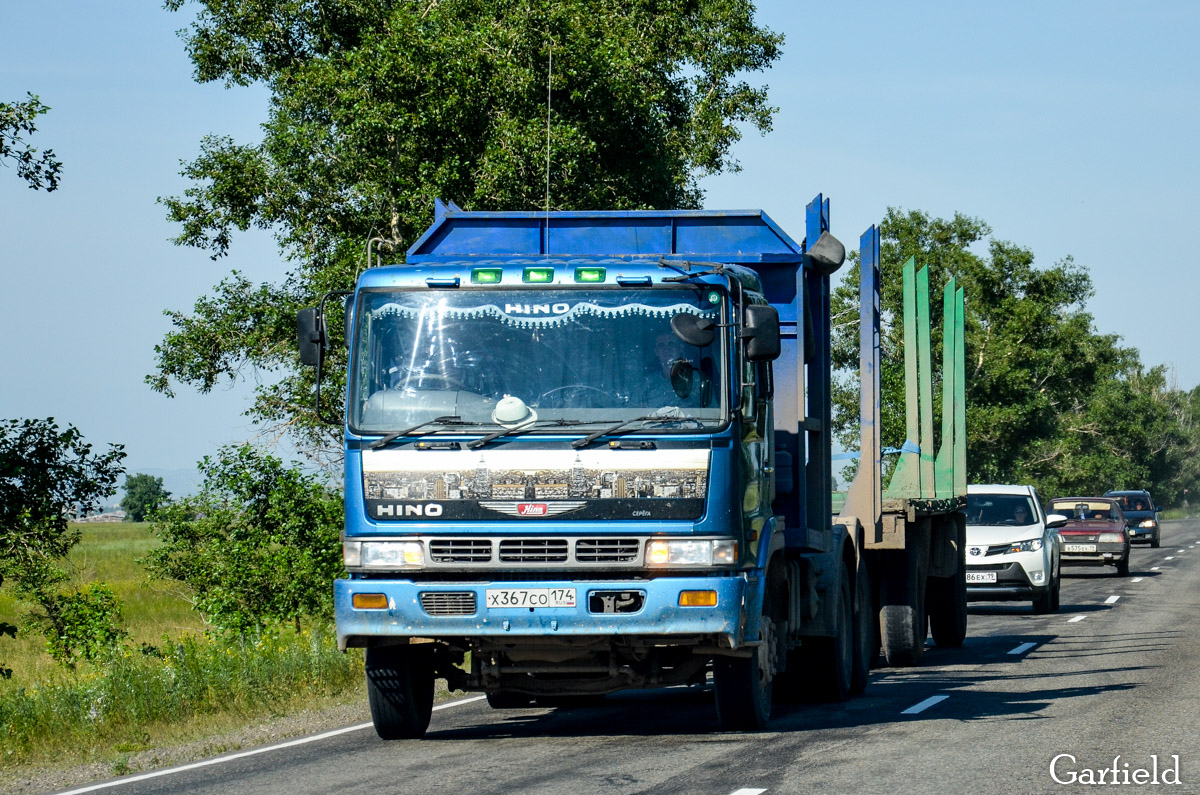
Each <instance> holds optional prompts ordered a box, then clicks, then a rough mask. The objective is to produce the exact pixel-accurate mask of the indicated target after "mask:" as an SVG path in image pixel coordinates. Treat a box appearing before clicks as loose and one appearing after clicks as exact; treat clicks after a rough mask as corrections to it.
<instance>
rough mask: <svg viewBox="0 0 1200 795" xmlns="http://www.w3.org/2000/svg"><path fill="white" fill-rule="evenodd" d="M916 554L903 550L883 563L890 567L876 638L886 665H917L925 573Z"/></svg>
mask: <svg viewBox="0 0 1200 795" xmlns="http://www.w3.org/2000/svg"><path fill="white" fill-rule="evenodd" d="M920 558H921V555H920V550H917V549H906V550H904V551H903V552H898V553H895V554H893V555H890V556H889V557H888V558H886V559H885V560H884V561H883V563H884V565H885V566H889V567H894V568H892V570H891V571H889V572H887V575H888V576H887V579H886V580H885V581H884V586H885V589H886V590H885V591H884V594H883V607H882V608H881V609H880V611H879V634H880V636H881V637H880V639H881V640H882V641H883V656H884V657H886V658H887V661H888V665H894V666H897V667H907V666H912V665H916V664H918V663H919V662H921V655H922V654H923V653H924V652H925V636H926V635H927V634H928V629H929V622H928V618H927V617H926V614H925V569H924V567H923V566H922V565H921V562H920Z"/></svg>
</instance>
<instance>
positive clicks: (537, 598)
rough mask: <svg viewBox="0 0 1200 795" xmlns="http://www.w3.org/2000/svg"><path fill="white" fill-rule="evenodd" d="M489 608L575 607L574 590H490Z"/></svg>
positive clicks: (488, 594)
mask: <svg viewBox="0 0 1200 795" xmlns="http://www.w3.org/2000/svg"><path fill="white" fill-rule="evenodd" d="M487 606H488V607H489V608H493V607H533V608H537V607H574V606H575V589H574V588H488V589H487Z"/></svg>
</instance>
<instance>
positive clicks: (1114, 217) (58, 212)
mask: <svg viewBox="0 0 1200 795" xmlns="http://www.w3.org/2000/svg"><path fill="white" fill-rule="evenodd" d="M0 20H2V24H0V101H9V102H12V101H19V100H22V99H24V96H25V92H26V91H32V92H34V93H35V94H38V95H40V97H41V99H42V100H43V101H44V102H45V103H46V104H48V105H50V106H51V108H52V110H51V112H50V113H49V114H48V115H47V116H44V117H42V118H41V119H40V120H39V122H38V125H39V130H38V133H37V135H36V137H35V138H34V144H35V145H36V146H38V147H39V148H52V149H54V150H55V152H56V153H57V154H58V155H59V157H60V159H61V160H62V161H63V162H64V164H65V165H64V170H63V181H62V186H61V188H60V189H59V190H58V191H56V192H55V193H52V194H46V193H43V192H34V191H31V190H29V189H27V188H26V187H25V186H24V184H23V183H21V182H20V181H18V180H17V178H16V174H15V170H14V169H11V168H9V169H4V170H3V171H0V231H2V234H3V242H2V244H0V267H2V272H3V290H0V328H2V329H3V332H4V334H5V337H6V339H7V340H8V342H7V344H5V345H4V346H3V347H2V348H0V373H3V375H2V376H0V378H2V380H0V417H3V418H12V417H45V416H50V415H53V416H55V417H56V418H58V419H59V420H60V421H62V422H71V423H74V424H75V425H77V426H78V427H79V428H80V429H81V430H82V431H83V432H84V434H85V435H86V436H87V438H88V439H89V440H90V441H92V442H93V443H97V444H102V443H104V442H110V441H111V442H121V443H123V444H125V446H126V449H127V451H128V453H129V458H128V460H127V463H128V468H129V471H130V472H151V473H155V474H166V475H167V477H168V488H171V487H172V486H174V487H175V489H176V490H177V491H178V490H182V489H184V488H186V487H187V485H188V482H189V481H188V478H187V475H186V472H187V471H188V470H191V469H192V468H193V466H194V464H195V462H196V461H197V460H198V459H199V458H201V457H202V456H204V455H208V454H212V453H213V452H215V451H216V449H217V448H218V447H219V446H220V445H222V444H225V443H229V442H237V441H242V440H245V439H249V438H252V437H254V436H255V433H256V431H255V429H254V428H253V427H252V426H250V425H249V424H248V422H247V421H246V420H245V418H243V417H242V416H241V413H242V412H243V411H244V410H245V409H246V408H247V406H248V405H249V395H250V393H251V390H252V386H253V377H252V376H249V375H248V378H249V380H248V381H246V382H243V383H241V384H238V385H235V386H233V387H232V388H221V389H218V390H217V391H216V392H215V393H213V394H210V395H204V396H201V395H196V394H195V393H193V392H192V391H191V390H190V389H188V388H186V387H182V388H180V390H179V397H177V398H175V399H173V400H172V399H167V398H165V397H163V396H161V395H158V394H156V393H154V392H152V391H150V389H149V388H148V387H147V386H145V385H144V383H143V381H142V378H143V376H145V375H146V374H147V373H149V372H150V371H151V370H152V369H153V366H154V345H155V344H156V343H157V342H159V341H160V340H161V339H162V336H163V334H164V333H165V332H167V331H168V330H169V328H170V326H169V322H168V321H167V319H166V318H165V317H164V316H163V315H162V311H163V310H164V309H180V310H188V309H190V307H191V306H192V304H193V302H194V301H195V299H196V298H197V297H199V296H200V295H202V294H204V293H205V292H207V291H208V290H209V289H210V288H211V287H212V286H213V285H214V284H216V282H217V281H219V280H220V279H221V277H222V276H223V275H225V274H226V273H228V271H229V270H230V269H234V268H236V269H239V270H241V271H243V272H244V273H245V274H247V275H248V276H249V277H250V278H251V279H254V280H273V279H276V278H278V277H279V276H280V275H281V274H282V273H283V271H284V265H283V263H282V261H281V260H280V258H279V256H278V254H277V252H276V250H275V248H274V245H273V243H272V241H271V239H270V238H269V236H266V235H261V234H260V235H247V236H243V237H241V238H238V239H236V240H235V242H234V246H233V250H232V256H230V257H229V258H227V259H226V260H223V261H220V262H215V263H214V262H212V261H210V260H209V259H208V258H207V256H206V255H205V254H204V253H202V252H197V251H193V250H189V249H183V248H178V247H175V246H174V245H172V244H171V243H170V242H169V241H168V238H169V237H170V236H171V235H172V234H173V233H174V231H175V230H174V229H173V228H172V226H171V225H169V224H168V223H167V222H166V221H165V219H164V212H163V208H162V207H161V206H160V205H158V204H156V203H155V199H156V197H158V196H165V195H173V194H177V193H180V192H181V191H182V190H183V189H184V188H185V187H186V183H185V182H184V180H183V179H182V178H181V177H179V176H178V171H179V161H180V160H187V159H191V158H193V157H194V156H195V155H196V154H197V152H198V151H199V141H200V138H201V137H202V136H203V135H205V134H208V133H218V134H228V135H231V136H233V137H234V138H235V139H237V140H239V141H243V142H250V141H255V140H258V138H259V130H258V124H259V123H260V122H261V120H262V119H263V118H264V116H265V107H266V93H265V92H264V91H263V90H262V89H261V88H251V89H233V90H225V89H224V88H223V87H222V86H220V85H206V86H201V85H198V84H196V83H195V82H194V81H193V80H192V74H191V65H190V63H189V62H188V60H187V58H186V56H185V54H184V50H183V46H182V44H181V43H180V41H179V40H178V38H177V37H176V36H175V34H174V31H175V30H177V29H179V28H182V27H184V26H185V25H186V24H187V22H188V21H189V20H190V17H189V16H188V15H187V13H179V14H172V13H169V12H167V11H164V10H162V9H161V7H160V4H159V3H157V2H153V1H151V2H142V3H129V2H115V1H114V0H94V1H93V2H87V3H79V2H65V1H64V0H41V1H40V2H37V3H28V2H26V3H7V4H5V8H4V11H3V15H2V16H0ZM759 20H760V22H761V23H763V24H765V25H767V26H769V27H770V28H772V29H774V30H776V31H779V32H782V33H784V34H786V35H787V44H786V46H785V50H784V56H783V58H782V59H781V61H780V62H779V63H778V64H777V65H776V67H775V68H774V69H772V70H771V71H770V72H768V73H767V74H766V75H765V76H764V77H762V78H761V80H762V81H765V82H766V83H767V84H768V85H769V86H770V87H771V98H772V101H773V103H774V104H776V105H778V106H779V107H780V112H779V114H778V115H777V117H776V120H775V129H774V131H773V132H772V133H770V134H769V135H767V136H766V137H762V138H760V137H758V136H757V135H754V134H751V135H748V136H747V137H746V139H745V140H743V141H742V143H740V144H739V145H738V146H737V148H736V149H735V152H734V154H735V156H736V157H737V158H738V159H739V160H740V161H741V163H742V166H743V170H742V171H741V172H740V173H737V174H728V175H722V176H718V177H714V178H711V179H709V180H707V181H706V182H705V187H706V188H707V199H706V206H708V207H710V208H759V207H761V208H762V209H764V210H766V211H767V212H768V213H770V214H771V215H772V217H774V218H775V220H776V221H778V222H779V223H780V224H781V225H782V226H783V228H784V229H786V230H789V231H790V232H791V233H792V234H793V235H794V236H796V237H797V238H799V237H801V236H803V225H804V224H803V221H804V204H805V203H806V202H807V201H808V200H809V199H810V198H811V197H812V196H813V195H814V194H816V193H817V192H823V193H824V194H825V195H826V196H828V197H830V199H831V201H832V220H833V231H834V233H835V234H836V235H837V236H838V237H840V238H841V239H842V240H843V241H844V242H846V243H847V244H848V245H852V244H856V243H857V240H858V235H859V234H860V233H861V232H862V231H863V230H864V229H865V228H866V227H867V226H868V225H869V224H871V223H874V222H877V221H878V220H879V219H880V218H881V217H882V215H883V213H884V211H885V210H886V208H887V207H888V206H897V207H903V208H906V209H922V210H925V211H927V212H929V213H932V214H934V215H938V216H943V217H948V216H950V215H952V214H953V213H954V212H956V211H958V212H962V213H965V214H968V215H972V216H977V217H979V218H982V219H984V220H985V221H987V222H988V223H989V224H990V225H991V226H992V228H993V230H994V235H995V237H997V238H998V239H1003V240H1011V241H1013V242H1016V243H1019V244H1021V245H1023V246H1026V247H1028V248H1030V249H1032V250H1033V252H1034V253H1035V255H1036V257H1037V261H1038V262H1039V263H1041V264H1044V265H1048V264H1051V263H1053V262H1055V261H1057V260H1060V259H1062V258H1063V257H1065V256H1067V255H1072V256H1074V257H1075V260H1076V261H1077V262H1078V263H1079V264H1081V265H1083V266H1085V267H1087V268H1088V269H1089V271H1090V272H1091V274H1092V278H1093V280H1094V282H1095V286H1096V290H1097V295H1096V297H1095V298H1094V299H1093V300H1092V301H1091V302H1090V304H1089V308H1090V309H1091V311H1092V312H1093V313H1094V315H1095V317H1096V325H1097V327H1098V329H1099V330H1100V331H1102V332H1111V333H1116V334H1119V335H1120V336H1121V337H1122V338H1123V339H1124V342H1125V343H1126V344H1128V345H1132V346H1134V347H1136V348H1138V349H1139V350H1140V351H1141V354H1142V359H1143V361H1144V362H1146V363H1147V364H1167V365H1168V366H1170V367H1171V368H1173V370H1174V372H1175V373H1176V375H1177V379H1178V385H1179V386H1180V387H1183V388H1188V389H1190V388H1191V387H1194V386H1196V384H1197V383H1200V352H1198V351H1197V349H1196V346H1195V345H1194V344H1193V343H1192V341H1193V338H1194V336H1195V330H1196V324H1197V311H1196V309H1195V306H1194V304H1195V299H1194V298H1193V295H1195V294H1196V293H1197V288H1200V284H1198V282H1200V277H1198V276H1197V274H1196V268H1195V266H1194V264H1193V261H1192V260H1193V254H1192V250H1193V249H1194V248H1195V244H1194V242H1193V241H1192V227H1193V223H1192V221H1193V219H1194V217H1195V213H1196V208H1200V179H1198V177H1200V169H1198V166H1200V155H1198V154H1197V129H1198V127H1200V63H1198V61H1200V59H1198V57H1197V55H1196V52H1197V49H1198V48H1197V45H1196V34H1197V33H1198V32H1200V4H1195V3H1188V2H1144V3H1115V2H1108V3H1106V2H1006V3H962V2H929V3H905V4H901V3H894V2H886V3H884V2H881V3H854V2H845V3H842V2H824V3H820V4H811V3H798V2H791V1H790V0H772V1H771V2H761V3H759ZM758 79H759V78H755V80H756V81H757V80H758ZM448 198H454V197H448ZM167 473H171V474H167Z"/></svg>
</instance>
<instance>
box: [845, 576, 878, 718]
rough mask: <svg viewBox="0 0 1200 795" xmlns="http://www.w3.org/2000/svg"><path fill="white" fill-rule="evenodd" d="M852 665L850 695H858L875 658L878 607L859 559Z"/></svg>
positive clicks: (856, 578)
mask: <svg viewBox="0 0 1200 795" xmlns="http://www.w3.org/2000/svg"><path fill="white" fill-rule="evenodd" d="M854 585H855V588H854V590H855V600H854V603H855V606H856V608H857V609H856V610H855V611H854V665H853V668H852V669H851V672H850V695H852V696H857V695H861V694H862V692H863V691H864V690H866V689H867V680H868V679H869V678H870V675H871V668H872V667H873V666H874V665H875V661H876V660H878V659H879V610H878V609H877V608H876V607H875V600H874V598H873V597H872V593H871V574H870V570H869V569H868V567H867V562H866V560H865V559H863V558H861V557H860V558H859V561H858V573H857V575H856V576H855V577H854Z"/></svg>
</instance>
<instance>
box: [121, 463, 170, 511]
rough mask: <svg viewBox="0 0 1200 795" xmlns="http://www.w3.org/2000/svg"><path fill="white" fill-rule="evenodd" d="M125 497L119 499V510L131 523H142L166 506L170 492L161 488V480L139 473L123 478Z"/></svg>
mask: <svg viewBox="0 0 1200 795" xmlns="http://www.w3.org/2000/svg"><path fill="white" fill-rule="evenodd" d="M122 488H123V489H124V490H125V496H124V497H122V498H121V509H122V510H123V511H125V516H126V518H127V519H128V520H129V521H131V522H144V521H146V518H147V517H149V516H150V515H151V514H152V513H154V512H155V511H156V510H158V508H159V506H161V505H164V504H166V502H167V500H169V499H170V498H171V492H169V491H167V490H166V489H165V488H163V479H162V478H156V477H154V476H153V475H146V474H143V473H141V472H139V473H138V474H136V475H127V476H126V477H125V485H124V486H123V487H122Z"/></svg>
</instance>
